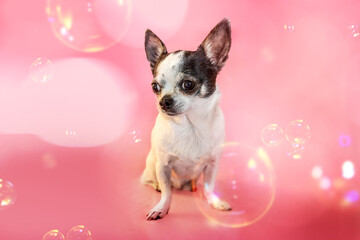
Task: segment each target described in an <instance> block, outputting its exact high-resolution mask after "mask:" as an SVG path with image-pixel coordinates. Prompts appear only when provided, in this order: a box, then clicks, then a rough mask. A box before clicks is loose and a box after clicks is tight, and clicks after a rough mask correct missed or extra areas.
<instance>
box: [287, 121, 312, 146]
mask: <svg viewBox="0 0 360 240" xmlns="http://www.w3.org/2000/svg"><path fill="white" fill-rule="evenodd" d="M285 137H286V140H288V141H289V142H290V143H298V144H305V142H306V141H307V140H309V139H310V138H311V130H310V126H309V125H308V124H306V123H305V122H304V120H294V121H292V122H290V123H289V125H288V126H287V128H286V131H285Z"/></svg>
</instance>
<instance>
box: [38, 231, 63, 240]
mask: <svg viewBox="0 0 360 240" xmlns="http://www.w3.org/2000/svg"><path fill="white" fill-rule="evenodd" d="M42 240H65V237H64V235H63V234H62V233H61V232H59V230H51V231H49V232H47V233H45V235H44V237H43V238H42Z"/></svg>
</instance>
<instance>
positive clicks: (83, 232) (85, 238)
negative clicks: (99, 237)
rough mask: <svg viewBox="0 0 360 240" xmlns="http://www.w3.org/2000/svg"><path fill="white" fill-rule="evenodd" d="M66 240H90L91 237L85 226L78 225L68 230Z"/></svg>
mask: <svg viewBox="0 0 360 240" xmlns="http://www.w3.org/2000/svg"><path fill="white" fill-rule="evenodd" d="M66 240H92V236H91V232H90V231H89V230H88V229H87V228H86V227H85V226H83V225H78V226H75V227H73V228H71V229H70V231H69V232H68V233H67V235H66Z"/></svg>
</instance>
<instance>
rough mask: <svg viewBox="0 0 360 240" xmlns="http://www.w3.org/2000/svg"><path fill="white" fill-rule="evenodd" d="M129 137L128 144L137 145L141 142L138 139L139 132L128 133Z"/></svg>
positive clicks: (139, 138)
mask: <svg viewBox="0 0 360 240" xmlns="http://www.w3.org/2000/svg"><path fill="white" fill-rule="evenodd" d="M129 135H130V143H139V142H141V141H142V139H141V137H140V131H137V130H133V131H131V132H129Z"/></svg>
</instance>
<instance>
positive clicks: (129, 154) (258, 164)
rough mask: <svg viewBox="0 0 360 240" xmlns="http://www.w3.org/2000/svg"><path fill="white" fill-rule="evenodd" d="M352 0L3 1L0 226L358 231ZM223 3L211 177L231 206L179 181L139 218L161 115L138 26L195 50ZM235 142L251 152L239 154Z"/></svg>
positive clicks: (15, 238)
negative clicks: (224, 57)
mask: <svg viewBox="0 0 360 240" xmlns="http://www.w3.org/2000/svg"><path fill="white" fill-rule="evenodd" d="M359 11H360V2H359V1H357V0H342V1H340V0H326V1H325V0H311V1H310V0H273V1H254V0H241V1H235V0H223V1H213V0H182V1H169V0H154V1H152V0H151V1H149V0H104V1H103V0H101V1H100V0H72V1H70V0H48V1H45V0H43V1H19V0H1V1H0V179H3V180H2V181H3V182H2V183H3V185H4V184H5V182H4V181H7V182H6V183H8V182H10V183H11V184H12V186H10V190H13V191H12V192H9V191H8V192H7V193H8V194H9V195H7V197H8V198H7V200H6V199H5V200H4V197H6V196H5V195H4V192H3V193H2V192H1V191H5V190H4V189H5V188H4V186H3V187H0V202H1V201H2V200H4V201H2V202H1V204H0V239H1V240H20V239H27V240H41V239H42V238H43V236H44V235H45V234H46V233H47V232H48V231H50V230H54V229H57V230H59V231H60V232H61V233H63V234H64V235H66V233H67V232H68V231H69V230H70V229H71V228H72V227H74V226H77V225H83V226H85V227H86V228H87V229H88V230H89V231H90V232H91V234H92V239H94V240H115V239H247V240H250V239H276V240H285V239H286V240H287V239H293V240H294V239H295V240H297V239H298V240H303V239H324V240H325V239H326V240H332V239H334V240H339V239H341V240H356V239H360V197H359V195H360V170H359V169H360V163H359V161H360V150H359V149H360V108H359V106H358V105H359V103H360V29H359V27H360V14H359ZM224 17H227V18H229V19H230V20H231V24H232V48H231V51H230V55H229V60H228V62H227V64H226V65H225V67H224V69H223V71H222V72H221V73H220V75H219V76H218V86H219V88H220V89H221V91H222V102H221V105H222V108H223V111H224V114H225V119H226V135H227V142H229V143H230V144H228V146H229V147H228V148H229V149H227V150H226V151H225V153H224V159H223V164H222V167H221V169H220V172H219V176H218V179H219V181H218V186H217V188H218V189H219V191H221V188H223V189H228V190H227V191H226V190H224V191H223V193H222V197H223V198H225V199H230V200H229V201H233V211H232V212H229V213H221V214H220V215H219V214H218V213H213V212H212V211H213V210H211V209H208V208H207V207H206V203H204V201H203V200H202V199H201V194H200V193H196V194H193V193H190V192H186V191H174V195H173V202H172V207H171V210H170V212H169V215H168V216H167V217H166V218H165V219H163V220H160V221H153V222H148V221H146V218H145V215H146V213H147V211H148V210H150V209H151V208H152V207H153V206H154V204H156V202H157V201H158V200H159V198H160V194H159V193H157V192H155V191H154V190H153V189H150V188H149V187H146V186H143V185H141V184H140V182H139V177H140V175H141V173H142V170H143V169H144V167H145V158H146V155H147V152H148V150H149V148H150V133H151V129H152V126H153V124H154V121H155V117H156V114H157V110H156V107H155V104H156V100H155V97H154V95H153V93H152V90H151V86H150V83H151V81H152V75H151V71H150V68H149V63H148V62H147V60H146V56H145V51H144V48H143V42H144V33H145V30H146V28H150V29H151V30H153V31H154V32H155V33H156V34H157V35H158V36H159V37H160V38H161V39H162V40H163V41H164V42H165V44H166V46H167V49H168V50H169V51H175V50H178V49H185V50H195V49H196V48H197V46H198V45H199V44H200V43H201V41H202V40H203V39H204V38H205V36H206V35H207V33H208V32H209V31H210V30H211V29H212V27H214V26H215V25H216V23H217V22H219V21H220V20H221V19H222V18H224ZM38 58H41V59H40V60H38V61H37V62H36V60H37V59H38ZM34 62H35V63H34ZM38 63H41V64H40V65H39V64H38ZM294 120H303V123H304V124H305V123H306V124H308V126H309V127H310V130H311V138H310V139H306V143H305V145H303V146H301V149H292V148H291V144H290V143H289V142H288V141H287V140H286V139H285V137H284V136H285V134H286V133H287V130H286V129H287V126H288V124H289V123H290V122H291V121H294ZM269 124H277V125H275V127H276V128H277V130H279V131H278V132H277V133H278V134H277V135H276V134H273V132H271V129H270V130H269V129H268V128H265V127H266V126H268V125H269ZM264 128H265V130H263V129H264ZM280 128H281V129H282V131H283V132H281V131H280ZM295 130H296V129H295ZM298 130H299V129H298ZM299 131H300V132H299V134H303V132H301V131H302V130H301V129H300V130H299ZM262 133H263V140H262V138H261V136H262V135H261V134H262ZM307 133H308V134H310V132H307ZM266 139H268V140H269V139H270V143H269V142H267V140H266ZM271 145H276V146H271ZM231 147H234V148H236V150H234V151H233V150H232V149H231ZM293 147H294V146H293ZM295 147H296V146H295ZM259 151H261V153H260V152H259ZM294 151H295V153H294ZM234 152H236V153H239V152H240V153H239V154H238V155H236V154H234ZM243 152H247V153H248V152H250V155H253V154H254V153H256V152H257V153H260V155H259V154H258V158H254V159H252V158H251V160H250V161H249V162H248V164H247V166H248V168H246V166H245V165H246V164H245V165H244V164H241V163H242V161H244V159H245V157H241V156H246V154H245V153H244V154H242V153H243ZM237 156H238V158H237ZM259 156H260V157H259ZM246 157H247V156H246ZM250 157H251V156H250ZM227 159H228V160H227ZM244 166H245V167H244ZM255 168H256V171H258V172H256V173H257V174H259V175H256V174H255V175H254V174H253V173H254V171H252V170H253V169H255ZM229 170H231V173H230V174H228V173H229ZM253 176H260V179H261V182H262V185H261V186H260V185H256V184H254V185H253V183H254V181H255V180H253V179H256V178H252V177H253ZM247 177H249V178H247ZM244 179H250V180H251V181H248V182H246V181H245V180H244ZM244 181H245V182H244ZM238 182H240V183H241V184H239V185H236V184H237V183H238ZM231 184H232V185H231ZM230 185H231V186H232V187H231V188H230V187H229V186H230ZM8 186H9V185H8ZM199 187H200V189H201V184H200V185H199ZM229 189H230V190H229ZM15 195H16V199H15ZM1 198H2V199H1ZM252 203H253V204H252ZM56 239H58V238H56ZM59 239H60V238H59ZM74 239H78V238H73V237H71V236H69V237H68V238H67V240H74ZM79 239H80V238H79ZM81 239H87V240H89V239H90V238H89V237H88V238H86V236H83V238H81Z"/></svg>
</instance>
